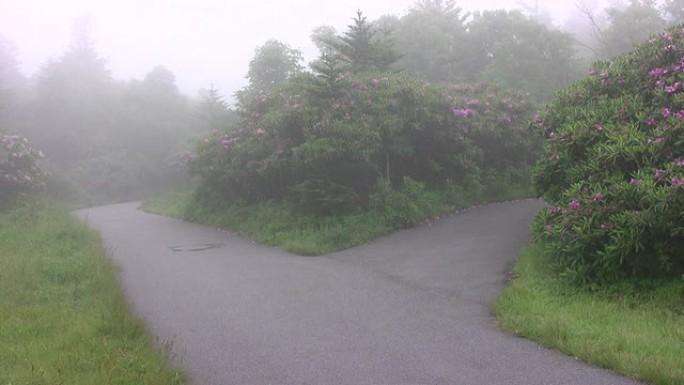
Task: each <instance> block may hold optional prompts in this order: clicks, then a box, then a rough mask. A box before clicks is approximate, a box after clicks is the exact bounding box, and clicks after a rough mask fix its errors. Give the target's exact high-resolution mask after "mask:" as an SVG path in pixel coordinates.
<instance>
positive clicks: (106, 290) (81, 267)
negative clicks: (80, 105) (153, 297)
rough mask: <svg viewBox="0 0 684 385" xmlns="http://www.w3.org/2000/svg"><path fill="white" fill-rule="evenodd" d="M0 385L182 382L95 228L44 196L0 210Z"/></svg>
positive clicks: (179, 373) (162, 384)
mask: <svg viewBox="0 0 684 385" xmlns="http://www.w3.org/2000/svg"><path fill="white" fill-rule="evenodd" d="M0 293H1V294H0V384H3V385H5V384H7V385H9V384H45V385H54V384H70V385H79V384H82V385H93V384H121V385H131V384H141V385H143V384H145V385H148V384H159V385H168V384H182V383H184V375H183V373H182V372H181V371H180V370H177V369H174V368H172V367H171V366H170V365H169V364H168V356H167V355H166V354H165V353H164V352H160V351H158V350H157V349H156V348H155V347H154V341H152V340H151V339H150V337H149V335H148V334H147V333H146V330H145V328H144V327H143V325H142V324H141V322H140V321H139V320H137V319H136V318H134V317H133V316H131V314H130V313H129V309H128V307H127V304H126V302H125V300H124V298H123V297H122V294H121V290H120V288H119V286H118V284H117V281H116V277H115V273H114V269H113V267H112V265H111V264H110V263H109V261H108V259H107V258H106V253H105V250H104V249H103V247H102V244H101V241H100V239H99V237H98V236H97V234H96V233H94V232H92V231H90V230H88V229H86V228H85V226H83V225H82V224H81V223H80V222H78V221H77V220H76V219H75V218H73V217H72V215H71V214H70V213H69V212H68V210H67V209H65V208H62V207H54V206H52V205H51V204H49V203H45V202H38V203H36V202H34V203H32V204H30V205H23V207H21V208H18V209H15V210H13V211H10V212H6V213H3V214H0Z"/></svg>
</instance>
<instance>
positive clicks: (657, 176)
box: [655, 170, 663, 180]
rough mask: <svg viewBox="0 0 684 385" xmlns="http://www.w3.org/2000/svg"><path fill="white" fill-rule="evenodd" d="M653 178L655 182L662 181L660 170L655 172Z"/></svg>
mask: <svg viewBox="0 0 684 385" xmlns="http://www.w3.org/2000/svg"><path fill="white" fill-rule="evenodd" d="M655 178H656V179H657V180H663V171H662V170H656V173H655Z"/></svg>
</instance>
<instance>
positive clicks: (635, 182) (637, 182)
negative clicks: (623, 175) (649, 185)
mask: <svg viewBox="0 0 684 385" xmlns="http://www.w3.org/2000/svg"><path fill="white" fill-rule="evenodd" d="M641 183H642V181H641V180H639V179H634V178H632V179H631V180H630V181H629V184H631V185H632V186H638V185H640V184H641Z"/></svg>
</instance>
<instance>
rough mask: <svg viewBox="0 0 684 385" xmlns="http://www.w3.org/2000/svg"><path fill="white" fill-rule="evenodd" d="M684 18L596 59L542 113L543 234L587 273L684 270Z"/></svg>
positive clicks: (562, 258)
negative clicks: (678, 23) (581, 77)
mask: <svg viewBox="0 0 684 385" xmlns="http://www.w3.org/2000/svg"><path fill="white" fill-rule="evenodd" d="M683 82H684V26H678V27H673V28H671V29H668V30H667V31H666V32H664V33H663V34H662V35H659V36H654V37H652V38H651V39H650V40H649V41H648V42H647V43H644V44H642V45H640V46H639V47H638V48H637V49H636V50H635V51H634V52H632V53H630V54H627V55H623V56H619V57H616V58H614V59H611V60H606V61H599V62H597V63H595V66H594V69H593V70H592V71H591V73H590V75H589V76H588V77H587V78H586V79H584V80H581V81H579V82H577V83H575V84H574V85H572V86H571V87H569V88H567V89H565V90H563V91H562V92H559V93H558V96H557V100H556V101H555V103H553V104H552V105H550V106H549V107H548V109H547V111H546V112H545V114H544V115H543V116H541V117H539V118H538V119H537V120H536V122H537V124H538V125H539V126H540V127H541V129H542V131H543V132H544V135H545V138H546V140H545V143H544V149H543V153H542V157H541V160H540V161H539V162H538V163H537V166H536V169H535V171H534V185H535V188H536V189H537V191H538V192H539V193H540V194H542V195H543V196H544V198H545V199H546V201H547V202H548V203H549V206H550V207H549V208H548V209H546V210H544V211H543V212H542V213H541V214H540V215H539V217H538V218H537V220H536V222H535V229H534V230H535V234H536V236H537V237H540V238H543V239H544V240H546V244H547V245H548V251H549V253H550V254H551V255H552V256H553V257H555V258H556V259H557V260H558V261H559V262H560V263H561V265H562V266H563V267H564V268H565V269H566V272H567V273H568V274H569V275H570V276H572V277H573V278H575V279H577V280H578V281H582V282H590V281H593V282H610V281H615V280H617V279H621V278H625V277H635V276H660V275H668V274H680V273H682V272H684V252H683V251H682V250H684V89H683V88H682V83H683Z"/></svg>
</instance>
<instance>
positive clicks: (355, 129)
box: [189, 73, 537, 213]
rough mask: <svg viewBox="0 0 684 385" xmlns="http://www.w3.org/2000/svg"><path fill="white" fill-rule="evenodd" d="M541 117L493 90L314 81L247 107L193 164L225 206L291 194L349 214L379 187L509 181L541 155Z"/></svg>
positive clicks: (387, 79) (361, 79)
mask: <svg viewBox="0 0 684 385" xmlns="http://www.w3.org/2000/svg"><path fill="white" fill-rule="evenodd" d="M531 111H532V105H531V104H530V103H528V102H526V101H525V98H524V97H523V96H522V95H519V94H518V93H516V92H514V91H510V90H504V89H500V88H496V87H491V86H482V85H464V86H461V85H457V86H452V87H443V86H436V85H432V84H429V83H425V82H423V81H420V80H417V79H414V78H411V77H408V76H404V75H400V74H372V73H367V74H361V75H354V76H352V75H345V76H344V77H343V78H342V79H338V80H337V81H334V82H331V81H327V80H323V79H320V78H317V77H315V76H313V75H304V76H301V77H299V78H296V79H295V80H293V81H291V82H289V83H288V84H287V85H285V86H284V87H282V88H280V89H279V90H277V91H276V92H273V93H271V94H268V95H262V96H260V97H256V98H255V99H253V100H251V101H250V102H249V104H248V105H243V106H242V108H241V111H240V113H241V114H242V117H243V119H242V120H241V122H240V123H239V124H238V125H236V126H234V127H231V128H230V129H229V130H226V131H222V132H218V131H217V132H215V133H214V134H212V135H210V136H209V137H207V138H205V139H203V140H202V141H200V142H199V144H198V146H197V151H196V153H195V154H193V155H192V156H191V157H190V159H189V166H190V170H191V172H192V173H194V174H195V175H198V176H199V177H200V179H201V180H202V187H201V190H202V191H203V192H205V193H207V194H210V195H212V196H214V197H216V199H219V200H223V201H230V200H234V199H242V200H246V201H252V202H254V201H263V200H267V199H272V198H278V197H282V196H288V197H289V198H290V199H292V200H293V201H294V202H301V203H302V204H303V205H306V206H308V209H313V210H312V211H314V212H318V213H330V212H334V211H336V210H343V211H344V210H349V209H350V207H355V206H359V205H363V204H366V203H368V201H369V198H370V196H371V195H372V194H373V193H374V192H375V191H376V189H377V187H378V180H385V181H388V182H389V184H390V186H392V185H393V186H403V185H404V183H405V180H407V179H406V177H408V178H410V179H411V180H414V181H416V182H421V183H425V184H427V185H428V186H435V185H437V186H438V185H440V184H444V183H446V181H447V180H449V181H451V182H453V183H457V184H466V183H467V182H468V181H473V180H482V179H485V177H486V176H487V175H488V174H491V175H496V176H497V178H499V180H498V183H507V182H508V181H507V180H506V179H505V176H510V175H518V174H516V172H517V171H518V170H529V169H530V165H531V164H532V162H533V159H534V157H535V153H536V147H535V146H536V144H537V142H535V137H534V135H532V134H531V133H530V132H529V130H527V127H528V122H529V120H530V117H531V116H530V114H531ZM508 171H510V172H508ZM521 175H522V176H521V177H520V178H521V180H522V181H523V182H522V183H525V182H527V180H529V179H528V178H526V177H525V173H524V172H523V173H522V174H521ZM527 176H528V177H529V174H527ZM493 179H496V178H493Z"/></svg>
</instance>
